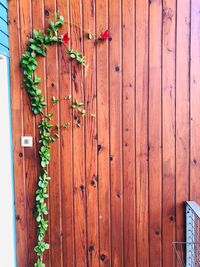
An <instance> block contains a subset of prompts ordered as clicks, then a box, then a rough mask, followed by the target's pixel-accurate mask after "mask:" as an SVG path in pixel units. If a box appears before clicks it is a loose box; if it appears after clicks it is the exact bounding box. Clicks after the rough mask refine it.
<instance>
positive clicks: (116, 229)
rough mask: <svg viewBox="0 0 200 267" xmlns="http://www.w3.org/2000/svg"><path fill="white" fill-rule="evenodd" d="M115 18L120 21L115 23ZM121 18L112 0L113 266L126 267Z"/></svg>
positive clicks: (111, 164) (110, 9)
mask: <svg viewBox="0 0 200 267" xmlns="http://www.w3.org/2000/svg"><path fill="white" fill-rule="evenodd" d="M113 17H117V18H118V19H117V20H113V19H112V18H113ZM121 17H122V15H121V2H120V1H118V2H117V3H116V1H114V0H109V30H110V32H111V33H112V35H113V36H114V38H113V39H112V42H111V43H110V45H109V66H110V68H109V74H110V77H109V89H110V91H109V96H110V103H109V104H110V155H111V156H112V161H110V179H111V244H112V247H111V256H112V258H111V261H112V266H123V194H124V192H123V177H122V171H123V169H122V54H121V38H122V35H121V19H122V18H121Z"/></svg>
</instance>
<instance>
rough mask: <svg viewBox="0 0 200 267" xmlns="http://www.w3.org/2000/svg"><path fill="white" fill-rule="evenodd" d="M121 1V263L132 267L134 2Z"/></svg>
mask: <svg viewBox="0 0 200 267" xmlns="http://www.w3.org/2000/svg"><path fill="white" fill-rule="evenodd" d="M122 3H123V6H122V11H123V15H122V18H123V35H122V40H123V59H122V62H123V65H122V69H123V178H124V266H132V267H136V246H137V244H136V205H135V190H136V188H135V1H132V0H123V2H122Z"/></svg>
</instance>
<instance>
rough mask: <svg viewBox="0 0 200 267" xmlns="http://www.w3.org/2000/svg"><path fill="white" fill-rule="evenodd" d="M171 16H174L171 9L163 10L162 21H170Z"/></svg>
mask: <svg viewBox="0 0 200 267" xmlns="http://www.w3.org/2000/svg"><path fill="white" fill-rule="evenodd" d="M173 16H174V12H173V10H172V9H171V8H164V9H163V18H164V19H169V20H172V18H173Z"/></svg>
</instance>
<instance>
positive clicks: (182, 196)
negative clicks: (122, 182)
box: [176, 0, 190, 241]
mask: <svg viewBox="0 0 200 267" xmlns="http://www.w3.org/2000/svg"><path fill="white" fill-rule="evenodd" d="M176 31H177V38H176V40H177V41H176V240H177V241H184V239H185V237H184V227H185V224H184V216H185V215H184V201H185V200H186V199H189V125H190V123H189V120H190V118H189V49H190V45H189V39H190V1H188V0H183V1H181V2H180V1H177V29H176Z"/></svg>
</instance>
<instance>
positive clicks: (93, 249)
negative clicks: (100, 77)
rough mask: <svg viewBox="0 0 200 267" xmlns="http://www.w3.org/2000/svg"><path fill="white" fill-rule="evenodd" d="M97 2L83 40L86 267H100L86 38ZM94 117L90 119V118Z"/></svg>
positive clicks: (91, 56) (90, 59) (88, 8)
mask: <svg viewBox="0 0 200 267" xmlns="http://www.w3.org/2000/svg"><path fill="white" fill-rule="evenodd" d="M95 26H96V25H95V1H83V29H84V31H83V39H84V55H85V57H86V60H87V62H86V64H87V67H86V68H85V70H84V77H83V81H84V90H85V103H86V108H87V113H88V115H87V116H86V117H85V162H86V198H87V252H86V253H87V266H90V267H92V266H97V267H98V266H99V226H98V176H97V114H96V111H97V109H96V108H97V105H96V102H97V92H96V46H94V43H93V41H92V42H91V40H89V39H88V38H87V35H88V32H90V33H92V34H95V31H96V29H95ZM93 113H94V114H95V117H91V116H90V114H93Z"/></svg>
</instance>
